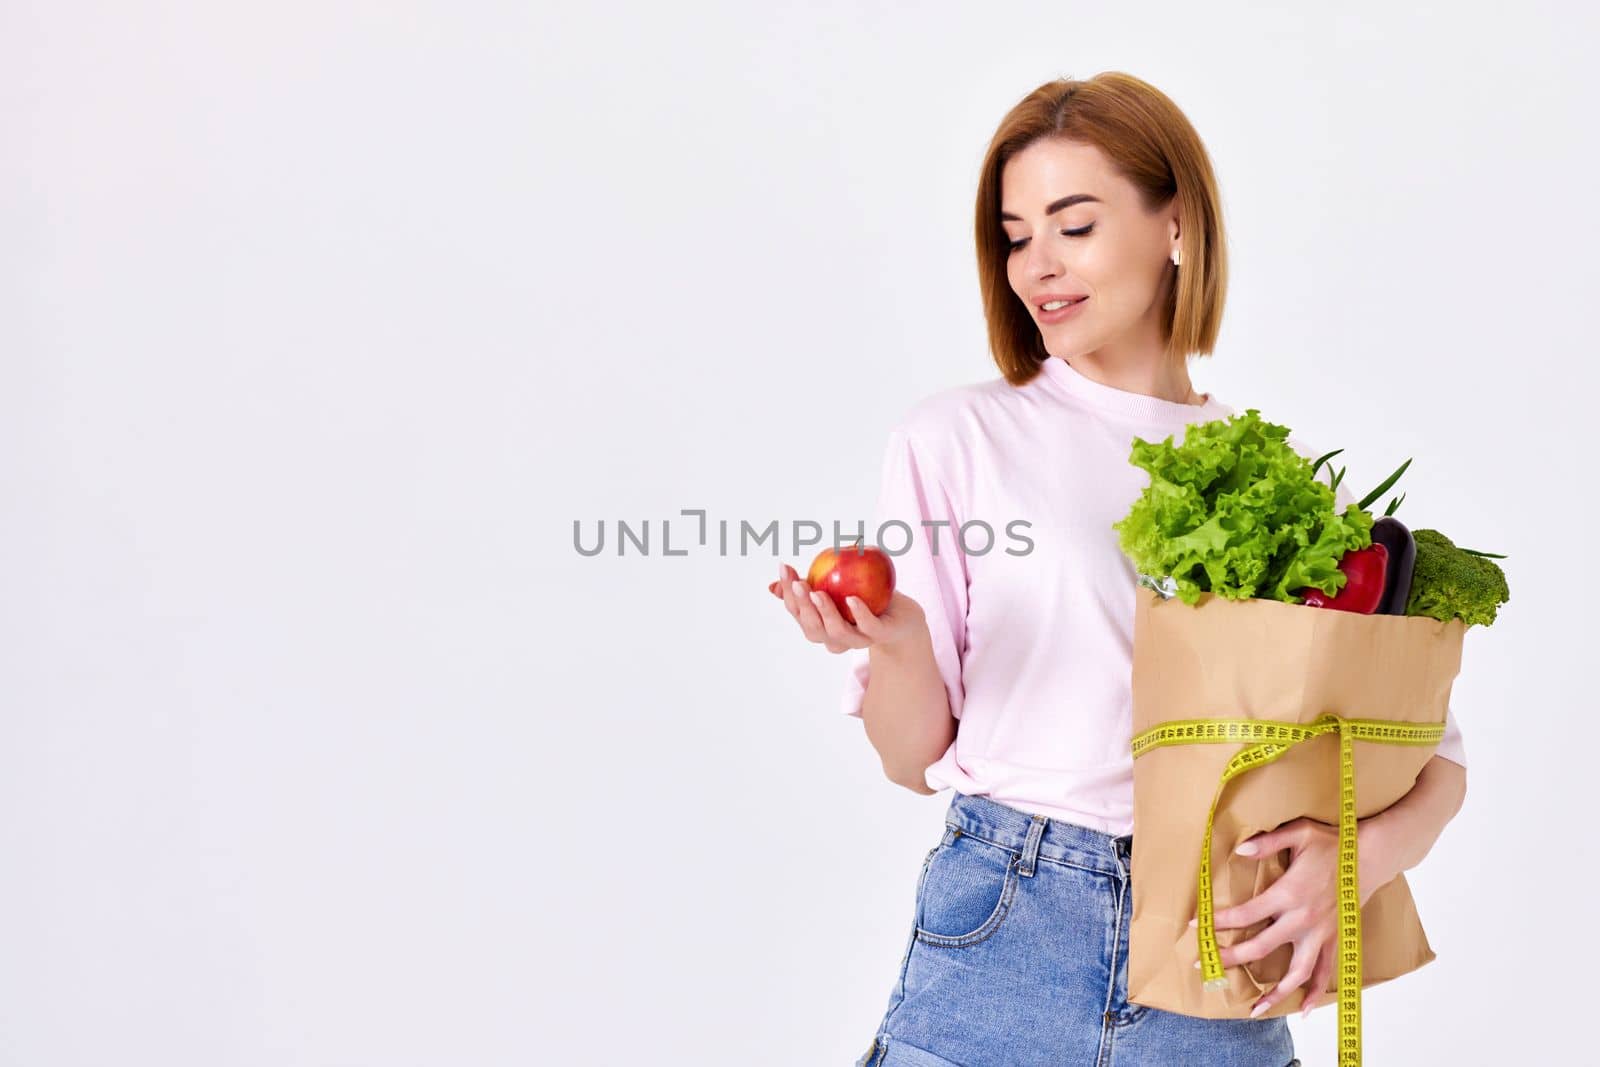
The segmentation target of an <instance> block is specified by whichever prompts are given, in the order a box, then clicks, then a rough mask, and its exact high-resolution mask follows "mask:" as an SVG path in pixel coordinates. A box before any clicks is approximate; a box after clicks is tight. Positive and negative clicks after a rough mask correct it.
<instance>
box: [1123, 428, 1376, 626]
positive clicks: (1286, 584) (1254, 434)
mask: <svg viewBox="0 0 1600 1067" xmlns="http://www.w3.org/2000/svg"><path fill="white" fill-rule="evenodd" d="M1288 437H1289V428H1288V427H1286V426H1278V425H1276V424H1274V423H1270V422H1264V421H1263V420H1262V419H1261V417H1260V412H1259V411H1258V410H1257V409H1255V408H1249V409H1248V410H1246V411H1245V412H1244V413H1243V414H1238V415H1233V416H1231V417H1229V418H1227V419H1216V420H1213V421H1211V422H1203V423H1192V424H1190V425H1189V426H1188V427H1187V428H1186V429H1185V431H1184V436H1183V443H1182V444H1177V445H1175V444H1173V439H1172V437H1171V436H1169V437H1167V439H1166V440H1165V441H1161V442H1154V443H1153V442H1150V441H1146V440H1144V439H1143V438H1141V437H1135V438H1134V439H1133V451H1132V454H1131V455H1130V456H1129V461H1130V462H1131V463H1133V465H1134V466H1136V467H1139V468H1141V469H1143V470H1145V471H1148V472H1149V474H1150V484H1149V486H1148V487H1146V489H1145V490H1144V492H1143V494H1142V495H1141V496H1140V497H1139V499H1138V500H1136V501H1135V502H1134V504H1133V507H1132V509H1130V510H1129V512H1128V514H1127V516H1126V517H1125V518H1123V519H1122V520H1121V521H1119V522H1116V523H1114V524H1113V525H1112V528H1113V529H1114V530H1116V531H1117V534H1118V537H1119V543H1120V544H1121V547H1122V551H1123V553H1124V554H1125V555H1126V556H1127V557H1128V559H1129V560H1130V561H1132V563H1133V565H1134V568H1135V569H1136V570H1137V571H1138V572H1139V573H1140V574H1144V575H1148V576H1150V577H1151V578H1157V579H1159V578H1162V577H1170V578H1171V579H1172V583H1173V584H1175V585H1176V587H1177V588H1176V592H1177V595H1178V597H1179V598H1180V599H1182V600H1183V602H1184V603H1186V604H1194V603H1195V602H1196V601H1197V600H1199V599H1200V594H1201V593H1206V592H1209V593H1215V594H1217V595H1218V596H1223V597H1227V598H1229V599H1231V600H1245V599H1249V598H1252V597H1259V598H1264V599H1271V600H1282V601H1286V602H1288V603H1291V604H1298V603H1300V602H1301V599H1302V596H1301V591H1302V590H1304V589H1305V588H1307V587H1315V588H1317V589H1320V590H1322V592H1323V593H1324V594H1327V595H1332V594H1334V593H1337V592H1338V591H1339V590H1340V589H1341V588H1342V587H1343V586H1344V584H1345V582H1346V581H1347V578H1346V577H1345V574H1344V572H1343V571H1341V570H1339V560H1340V559H1342V558H1343V557H1344V554H1345V553H1346V552H1351V551H1354V550H1356V549H1361V548H1366V547H1367V546H1368V545H1370V544H1371V543H1372V522H1373V519H1372V516H1371V515H1370V514H1368V513H1367V512H1366V511H1364V510H1362V509H1361V507H1360V506H1359V505H1356V504H1350V505H1348V506H1347V507H1346V508H1345V510H1344V512H1343V513H1336V512H1335V510H1334V509H1335V506H1336V502H1335V498H1334V490H1333V488H1332V487H1331V486H1329V485H1327V484H1325V483H1323V482H1320V481H1318V480H1317V479H1316V476H1315V472H1314V471H1313V470H1312V464H1311V461H1310V460H1309V459H1307V458H1306V457H1304V456H1302V455H1301V454H1300V453H1299V452H1298V451H1296V450H1295V448H1294V447H1293V446H1292V445H1290V444H1289V443H1288Z"/></svg>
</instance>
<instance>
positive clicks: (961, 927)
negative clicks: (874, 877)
mask: <svg viewBox="0 0 1600 1067" xmlns="http://www.w3.org/2000/svg"><path fill="white" fill-rule="evenodd" d="M1019 862H1020V857H1019V856H1018V855H1017V854H1016V853H1015V852H1012V851H1011V850H1010V849H1006V848H1001V847H1000V846H998V845H991V844H989V843H988V842H986V841H981V840H979V839H977V838H975V837H972V836H971V835H970V834H962V833H960V832H958V831H955V830H950V831H947V832H946V833H945V839H944V841H943V842H941V843H940V844H939V846H938V847H937V848H935V849H934V850H933V851H932V852H931V853H929V855H928V859H927V862H926V863H925V864H924V865H923V871H922V881H921V886H920V888H919V890H918V893H917V922H916V936H917V940H918V941H921V942H922V943H923V944H926V945H940V946H943V947H945V948H961V947H963V946H966V945H971V944H975V943H977V942H979V941H982V940H983V939H984V938H986V937H989V936H991V935H993V934H994V932H995V931H996V930H997V929H999V927H1000V924H1001V922H1003V921H1004V920H1005V917H1006V913H1007V912H1009V911H1010V910H1011V901H1012V898H1013V897H1015V895H1016V891H1017V879H1018V874H1017V865H1018V863H1019Z"/></svg>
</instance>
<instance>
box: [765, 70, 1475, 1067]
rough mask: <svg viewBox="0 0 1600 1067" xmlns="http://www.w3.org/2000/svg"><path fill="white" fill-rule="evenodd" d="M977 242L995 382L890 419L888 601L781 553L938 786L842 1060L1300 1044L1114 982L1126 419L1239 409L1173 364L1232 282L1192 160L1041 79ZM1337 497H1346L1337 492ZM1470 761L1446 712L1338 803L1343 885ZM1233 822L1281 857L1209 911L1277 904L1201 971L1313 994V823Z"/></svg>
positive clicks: (1145, 95) (1121, 815)
mask: <svg viewBox="0 0 1600 1067" xmlns="http://www.w3.org/2000/svg"><path fill="white" fill-rule="evenodd" d="M976 235H977V247H978V265H979V274H980V280H981V284H982V288H983V298H984V308H985V312H986V315H987V318H988V325H989V338H990V346H991V349H992V353H993V355H994V358H995V361H996V363H997V364H998V366H999V368H1000V370H1001V372H1002V377H1000V378H996V379H992V380H989V381H984V382H980V383H976V384H971V385H964V386H960V387H956V388H952V389H947V390H945V391H943V392H940V393H937V394H935V395H933V396H931V397H928V398H926V399H924V400H923V401H921V402H920V403H918V404H916V405H914V406H913V407H912V408H911V409H910V410H909V412H908V413H907V414H906V416H905V417H904V418H903V419H902V420H901V421H900V423H899V424H898V425H896V426H895V427H894V428H893V430H892V431H891V432H890V435H889V446H888V449H887V452H886V455H885V459H884V465H883V474H882V486H881V491H880V497H879V514H878V518H879V521H880V523H886V522H889V521H891V520H895V519H898V520H900V521H902V522H904V523H905V524H906V529H909V530H911V531H913V532H914V536H913V537H912V538H911V539H910V543H909V545H908V547H907V548H906V550H905V551H904V552H902V553H899V554H897V555H896V556H895V566H896V571H897V591H896V592H895V594H894V596H893V598H892V600H891V602H890V604H889V606H888V607H887V608H886V609H885V611H884V612H883V614H881V615H877V616H874V615H872V614H871V613H870V612H869V611H867V609H866V606H865V605H864V604H862V603H861V602H860V601H859V600H853V601H852V602H851V610H852V612H853V613H854V615H855V617H856V620H857V622H856V624H855V625H851V624H850V623H847V622H846V621H845V620H844V619H843V617H842V616H841V615H840V613H839V612H838V611H837V610H836V609H835V607H834V605H833V603H832V601H831V600H830V599H829V598H828V597H827V596H825V595H823V594H822V593H821V592H817V591H812V590H810V589H808V588H807V586H806V583H805V582H804V581H803V580H801V579H800V578H799V576H798V575H797V574H796V573H795V572H794V570H793V569H792V568H789V567H787V566H783V565H780V567H779V577H780V579H781V581H780V583H779V584H780V588H781V589H782V591H783V593H784V602H785V604H786V605H787V607H788V609H789V612H790V614H791V615H793V616H794V618H795V619H796V621H797V623H798V625H799V626H800V628H801V630H802V631H803V632H804V633H805V635H806V637H807V638H809V639H810V640H812V641H815V642H818V643H820V644H822V645H824V646H825V647H826V648H827V649H828V650H829V651H831V652H836V653H845V654H847V656H848V657H849V659H850V661H851V665H852V670H851V672H850V677H849V687H848V690H847V692H846V693H845V696H844V703H843V710H844V711H845V712H847V713H849V714H852V715H856V716H859V717H860V718H861V719H862V721H863V723H864V724H865V727H866V732H867V737H868V739H869V741H870V742H871V743H872V745H873V747H874V748H875V749H876V750H877V751H878V753H879V755H880V757H881V758H882V762H883V768H884V771H885V773H886V774H887V775H888V777H889V778H890V779H891V780H893V781H895V782H897V783H899V784H901V785H904V786H905V787H906V788H908V789H912V790H914V791H916V792H918V793H924V794H932V793H934V792H936V791H937V790H938V789H940V788H945V787H949V788H952V789H953V790H954V794H953V796H952V798H951V804H950V807H949V809H948V812H947V814H946V818H945V823H946V828H945V832H944V835H943V837H942V839H941V840H940V841H939V843H938V844H937V845H936V846H935V847H934V848H933V849H932V850H931V851H930V852H929V853H928V856H927V859H926V860H925V861H924V863H923V868H922V872H921V875H920V876H919V878H918V881H917V893H916V919H915V922H914V923H913V928H912V931H911V934H910V937H909V938H908V940H907V944H906V950H905V954H904V956H903V958H902V960H901V966H900V974H899V977H898V979H897V981H896V982H895V985H894V988H893V991H892V993H891V995H890V998H889V1006H888V1011H887V1013H886V1014H885V1016H884V1018H883V1021H882V1023H881V1024H880V1025H879V1027H878V1030H877V1033H876V1034H875V1035H874V1037H873V1040H872V1044H871V1047H870V1048H869V1049H868V1051H867V1052H866V1054H865V1055H863V1056H862V1057H861V1059H859V1060H858V1061H857V1063H858V1065H870V1067H891V1065H897V1064H898V1065H921V1067H930V1065H949V1064H959V1065H962V1067H985V1065H990V1064H994V1065H1006V1067H1019V1065H1027V1064H1045V1063H1049V1064H1077V1063H1084V1064H1087V1063H1093V1064H1161V1065H1174V1064H1188V1063H1195V1064H1199V1063H1207V1064H1216V1063H1225V1064H1229V1065H1231V1067H1258V1065H1259V1067H1284V1065H1285V1064H1292V1063H1298V1062H1299V1061H1298V1060H1296V1059H1295V1058H1294V1047H1293V1041H1292V1039H1291V1036H1290V1033H1289V1028H1288V1025H1287V1022H1286V1021H1285V1019H1284V1017H1283V1015H1282V1013H1281V1012H1280V1014H1279V1015H1277V1016H1275V1017H1272V1018H1259V1017H1257V1018H1249V1019H1203V1018H1197V1017H1191V1016H1185V1015H1178V1014H1174V1013H1169V1012H1165V1011H1161V1010H1158V1009H1153V1008H1147V1007H1144V1006H1141V1005H1137V1004H1130V1003H1129V1002H1128V1000H1127V957H1128V925H1129V918H1130V914H1129V913H1130V905H1131V899H1132V897H1131V891H1130V883H1129V868H1130V858H1131V855H1132V840H1133V839H1132V836H1131V830H1132V810H1133V761H1132V756H1131V753H1130V751H1129V744H1130V740H1131V733H1132V725H1131V721H1132V720H1131V707H1130V703H1131V702H1130V673H1131V649H1132V626H1133V615H1134V604H1135V594H1134V591H1135V587H1136V580H1135V579H1136V576H1135V574H1134V572H1133V569H1132V567H1131V565H1130V564H1129V563H1128V561H1127V559H1126V557H1124V556H1123V555H1122V553H1121V551H1120V548H1119V546H1118V545H1117V543H1116V537H1115V534H1114V532H1113V531H1112V523H1114V522H1115V521H1116V520H1117V519H1119V518H1121V517H1122V516H1123V515H1125V514H1126V513H1127V511H1128V509H1129V507H1130V506H1131V504H1132V502H1133V500H1134V499H1135V498H1136V497H1137V496H1138V495H1139V493H1140V492H1141V490H1142V489H1143V487H1144V484H1145V480H1146V476H1145V474H1144V472H1143V471H1141V470H1139V469H1138V468H1136V467H1134V466H1133V465H1132V464H1131V463H1129V461H1128V459H1129V452H1130V449H1131V445H1132V441H1133V438H1134V437H1135V436H1141V437H1144V438H1146V439H1147V440H1161V439H1164V438H1165V437H1167V436H1168V435H1169V434H1177V435H1179V436H1181V435H1182V433H1183V429H1184V427H1185V426H1186V425H1188V424H1189V423H1192V422H1205V421H1209V420H1212V419H1217V418H1226V417H1228V416H1229V415H1232V414H1235V409H1234V408H1232V407H1230V406H1229V405H1227V404H1223V403H1222V402H1220V401H1218V400H1217V399H1216V398H1214V397H1213V396H1212V395H1211V394H1209V393H1207V394H1204V395H1200V394H1197V393H1196V391H1195V390H1194V388H1193V386H1192V385H1191V384H1190V381H1189V375H1188V369H1187V362H1186V360H1187V356H1188V355H1189V354H1191V353H1199V354H1209V353H1210V352H1211V351H1212V349H1213V347H1214V344H1215V340H1216V336H1217V331H1218V328H1219V325H1220V319H1221V312H1222V303H1223V297H1224V293H1225V289H1226V280H1227V267H1226V258H1225V250H1224V240H1223V229H1222V218H1221V212H1220V206H1219V198H1218V193H1217V187H1216V183H1215V179H1214V178H1213V175H1212V171H1211V166H1210V162H1209V160H1208V158H1207V154H1206V152H1205V149H1204V147H1203V145H1202V144H1201V142H1200V139H1199V137H1198V136H1197V135H1196V133H1195V131H1194V129H1193V128H1192V127H1191V126H1190V124H1189V123H1188V121H1187V119H1185V117H1184V116H1183V115H1182V113H1181V112H1180V111H1179V110H1178V108H1177V107H1176V106H1175V105H1174V104H1173V103H1172V102H1171V101H1170V100H1169V99H1168V98H1167V97H1166V96H1165V95H1163V94H1162V93H1161V92H1159V91H1158V90H1156V89H1155V88H1154V87H1152V86H1150V85H1148V84H1146V83H1145V82H1143V81H1140V80H1139V79H1137V78H1134V77H1131V76H1129V75H1126V74H1121V73H1106V74H1101V75H1099V76H1097V77H1095V78H1092V79H1090V80H1088V81H1067V80H1058V81H1053V82H1050V83H1048V84H1046V85H1044V86H1042V87H1040V88H1039V89H1037V90H1036V91H1034V92H1033V93H1031V94H1029V95H1028V96H1027V97H1026V98H1025V99H1023V100H1022V101H1021V102H1020V103H1019V104H1018V105H1017V106H1016V107H1015V108H1013V109H1012V111H1011V112H1010V113H1009V114H1008V115H1007V116H1006V117H1005V119H1004V121H1003V122H1002V123H1001V126H1000V129H999V130H998V132H997V133H996V134H995V137H994V139H993V141H992V142H991V145H990V148H989V150H988V153H987V156H986V158H985V160H984V164H983V170H982V174H981V177H980V181H979V188H978V197H977V219H976ZM1291 440H1292V439H1291ZM1293 443H1294V445H1295V447H1296V449H1297V450H1299V451H1300V452H1302V454H1305V455H1307V456H1308V457H1309V456H1311V455H1313V454H1315V453H1312V452H1310V451H1309V450H1307V449H1306V448H1304V447H1303V445H1302V444H1301V443H1299V442H1293ZM1337 496H1338V500H1339V506H1340V507H1341V508H1342V507H1343V506H1345V505H1346V504H1348V503H1353V502H1354V498H1353V497H1352V496H1351V495H1350V491H1349V490H1348V489H1346V488H1344V486H1343V484H1342V483H1341V486H1340V489H1339V491H1338V493H1337ZM1019 520H1021V521H1020V522H1019ZM883 529H885V527H883V526H880V530H883ZM1002 531H1003V534H1002ZM895 539H896V540H898V538H895ZM884 540H885V542H886V546H887V547H888V549H889V551H891V552H893V551H894V547H893V546H892V545H887V542H888V541H889V540H891V538H890V537H888V536H885V537H884ZM1464 764H1465V756H1464V750H1463V747H1462V742H1461V738H1460V734H1459V732H1458V731H1457V730H1456V728H1455V725H1454V722H1453V720H1451V719H1449V718H1447V728H1446V732H1445V737H1444V739H1443V741H1442V742H1441V743H1440V746H1439V749H1438V754H1437V756H1436V758H1434V759H1433V760H1432V761H1430V763H1429V765H1428V768H1427V769H1426V770H1425V771H1424V773H1423V775H1422V777H1421V778H1420V779H1419V781H1418V786H1417V788H1414V789H1413V790H1412V792H1411V793H1410V794H1408V796H1407V797H1406V798H1404V800H1402V801H1401V802H1400V803H1397V804H1396V805H1394V806H1392V807H1391V808H1390V809H1388V810H1386V811H1385V812H1383V813H1382V814H1381V815H1377V816H1373V817H1372V818H1369V819H1365V820H1362V822H1361V825H1360V834H1361V836H1360V854H1361V876H1362V899H1363V902H1364V901H1365V899H1366V897H1367V896H1369V895H1370V893H1371V892H1372V891H1373V890H1375V889H1376V888H1377V887H1378V886H1381V885H1383V884H1384V883H1386V882H1387V881H1389V880H1390V879H1392V878H1393V877H1394V876H1395V875H1396V874H1398V873H1400V872H1401V871H1402V870H1404V869H1405V868H1406V867H1409V866H1412V865H1414V864H1415V863H1416V862H1418V861H1420V859H1421V857H1422V855H1423V854H1425V853H1426V851H1427V849H1428V846H1429V845H1431V843H1432V841H1433V840H1434V838H1436V837H1437V836H1438V834H1439V832H1440V830H1442V829H1443V826H1444V824H1445V823H1446V822H1448V821H1449V819H1450V817H1451V816H1452V815H1453V814H1454V813H1455V810H1456V809H1457V808H1458V807H1459V806H1460V802H1461V797H1462V795H1463V793H1464V790H1465V770H1464ZM1253 840H1254V842H1255V843H1256V844H1257V845H1258V846H1259V847H1262V848H1267V849H1289V850H1290V851H1291V854H1292V856H1291V862H1290V865H1289V869H1288V871H1287V872H1286V873H1285V874H1284V875H1283V876H1282V877H1281V878H1279V879H1278V880H1277V881H1276V882H1275V883H1274V884H1273V885H1272V886H1270V887H1269V888H1268V889H1267V890H1266V891H1264V892H1262V893H1261V894H1260V895H1258V896H1257V897H1255V898H1254V899H1252V900H1250V901H1248V902H1245V903H1241V904H1239V905H1236V906H1234V907H1231V908H1226V909H1223V910H1221V911H1219V912H1217V926H1218V928H1221V929H1227V928H1229V927H1243V926H1248V925H1252V924H1254V923H1257V922H1260V921H1261V920H1263V919H1267V918H1271V919H1272V920H1273V922H1272V924H1271V925H1269V926H1268V927H1267V928H1266V929H1265V930H1264V931H1263V932H1261V933H1258V934H1257V935H1256V936H1254V937H1252V938H1250V939H1248V940H1244V941H1241V942H1239V943H1237V944H1235V945H1232V946H1229V947H1227V948H1225V949H1224V950H1223V952H1222V962H1223V964H1224V966H1232V965H1234V964H1238V963H1243V962H1248V961H1251V960H1255V959H1259V958H1261V957H1262V956H1265V955H1266V954H1267V953H1268V952H1270V951H1272V950H1274V949H1276V948H1279V947H1281V946H1284V945H1290V944H1292V946H1293V960H1292V964H1291V966H1290V968H1289V971H1288V974H1287V975H1286V977H1285V979H1284V981H1283V982H1281V983H1280V984H1279V985H1278V986H1277V987H1276V988H1274V989H1273V990H1271V991H1269V992H1268V993H1267V994H1266V996H1264V997H1263V998H1262V1000H1261V1002H1260V1003H1259V1004H1258V1005H1257V1015H1258V1016H1259V1015H1260V1014H1261V1013H1262V1012H1265V1011H1267V1010H1270V1009H1271V1008H1272V1007H1273V1006H1274V1005H1277V1004H1278V1003H1279V1002H1280V1001H1282V1000H1283V999H1284V998H1286V997H1288V996H1290V995H1291V994H1293V993H1294V992H1296V991H1297V990H1303V991H1305V993H1306V1010H1309V1009H1310V1006H1311V1005H1312V1004H1314V1003H1315V1002H1316V1000H1317V998H1318V993H1317V991H1319V990H1326V989H1327V988H1328V986H1329V984H1330V982H1331V980H1332V977H1333V964H1334V956H1333V951H1332V950H1333V946H1334V943H1335V934H1336V924H1337V916H1336V912H1335V907H1336V899H1337V898H1336V892H1335V881H1334V878H1335V871H1336V867H1337V828H1336V827H1333V826H1330V825H1327V824H1323V823H1318V822H1314V821H1312V820H1308V819H1297V820H1295V821H1294V822H1291V823H1288V824H1286V825H1285V826H1283V827H1279V828H1278V829H1276V830H1274V831H1272V832H1271V833H1266V834H1260V835H1257V836H1256V838H1254V839H1253Z"/></svg>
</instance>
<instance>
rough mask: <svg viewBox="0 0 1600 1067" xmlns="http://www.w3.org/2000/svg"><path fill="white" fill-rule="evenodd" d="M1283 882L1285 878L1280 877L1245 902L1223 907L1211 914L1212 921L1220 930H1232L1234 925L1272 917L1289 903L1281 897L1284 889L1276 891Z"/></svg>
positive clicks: (1252, 923) (1239, 925)
mask: <svg viewBox="0 0 1600 1067" xmlns="http://www.w3.org/2000/svg"><path fill="white" fill-rule="evenodd" d="M1283 884H1284V882H1283V879H1281V878H1280V879H1278V880H1277V881H1276V882H1273V883H1272V884H1271V885H1269V886H1268V887H1267V888H1265V889H1263V890H1262V891H1261V892H1260V893H1258V894H1257V895H1255V896H1253V897H1251V898H1250V899H1249V900H1247V901H1245V902H1244V903H1242V904H1235V905H1233V906H1232V907H1231V908H1222V909H1221V910H1219V911H1217V912H1215V913H1214V914H1213V915H1212V916H1211V918H1212V922H1213V923H1214V924H1215V925H1216V928H1217V929H1218V930H1230V929H1233V928H1234V927H1239V928H1243V927H1246V926H1254V925H1255V924H1256V923H1258V922H1260V921H1261V920H1262V919H1270V918H1272V917H1273V916H1274V915H1277V914H1278V913H1279V912H1281V911H1283V910H1284V906H1285V905H1286V904H1287V903H1288V901H1285V900H1283V899H1281V898H1282V897H1283V891H1281V890H1280V891H1278V892H1274V890H1279V887H1280V886H1282V885H1283Z"/></svg>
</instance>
